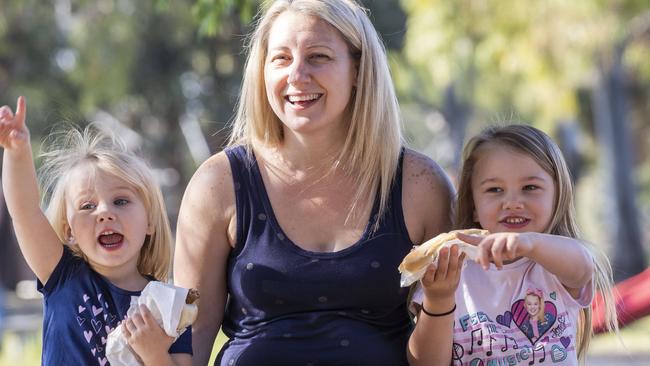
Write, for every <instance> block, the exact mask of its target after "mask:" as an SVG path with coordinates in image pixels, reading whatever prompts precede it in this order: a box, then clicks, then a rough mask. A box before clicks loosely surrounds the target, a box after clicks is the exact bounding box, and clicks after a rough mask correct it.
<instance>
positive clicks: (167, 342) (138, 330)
mask: <svg viewBox="0 0 650 366" xmlns="http://www.w3.org/2000/svg"><path fill="white" fill-rule="evenodd" d="M122 329H123V330H122V331H123V332H124V337H125V338H126V340H127V342H128V343H129V345H130V346H131V348H133V351H135V353H136V354H137V355H138V356H139V357H140V358H141V359H142V361H143V362H144V364H145V365H159V364H162V363H163V362H161V359H162V358H167V357H169V353H168V351H169V347H171V345H172V343H174V338H173V337H170V336H168V335H167V333H165V330H164V329H163V328H162V327H161V326H160V325H158V323H157V322H156V319H154V317H153V315H151V312H150V311H149V309H148V308H147V307H146V306H145V305H140V308H139V310H138V311H137V312H135V313H134V314H133V315H132V316H131V317H129V318H127V319H126V320H125V321H124V327H123V328H122Z"/></svg>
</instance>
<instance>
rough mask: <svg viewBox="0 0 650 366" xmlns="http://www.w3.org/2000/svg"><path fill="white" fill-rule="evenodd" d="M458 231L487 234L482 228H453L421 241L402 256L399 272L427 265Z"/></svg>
mask: <svg viewBox="0 0 650 366" xmlns="http://www.w3.org/2000/svg"><path fill="white" fill-rule="evenodd" d="M458 233H463V234H466V235H487V234H489V232H488V231H487V230H482V229H463V230H454V231H450V232H448V233H442V234H439V235H438V236H436V237H434V238H433V239H430V240H427V241H426V242H424V243H422V244H421V245H420V246H418V247H416V248H415V249H413V250H412V251H411V252H410V253H409V254H407V255H406V257H404V260H402V263H401V264H400V265H399V271H400V272H401V273H404V272H411V273H415V272H417V271H420V270H422V269H423V268H424V267H426V266H427V265H429V263H431V261H432V259H435V258H436V257H437V256H438V251H439V250H440V249H441V248H442V246H443V245H444V244H445V243H446V242H448V241H451V240H454V239H457V238H458Z"/></svg>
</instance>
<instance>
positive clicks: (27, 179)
mask: <svg viewBox="0 0 650 366" xmlns="http://www.w3.org/2000/svg"><path fill="white" fill-rule="evenodd" d="M26 113H27V112H26V106H25V99H24V98H23V97H20V98H18V106H17V108H16V115H15V116H14V115H13V113H12V111H11V108H9V107H7V106H3V107H2V108H0V146H2V147H3V148H4V149H5V152H4V154H3V155H4V156H3V159H2V187H3V191H4V195H5V201H6V203H7V209H8V210H9V214H10V215H11V218H12V220H13V226H14V230H15V232H16V238H17V239H18V245H19V246H20V250H21V251H22V253H23V256H24V257H25V260H26V261H27V264H28V265H29V267H30V268H31V269H32V271H34V273H35V274H36V277H38V279H39V280H40V281H41V282H42V283H45V282H47V280H48V279H49V278H50V275H51V274H52V271H53V270H54V267H55V266H56V264H57V263H58V262H59V259H60V258H61V253H62V252H63V244H62V243H61V241H60V240H59V238H58V237H57V235H56V233H55V232H54V229H52V226H51V225H50V223H49V221H48V220H47V218H46V217H45V215H44V214H43V211H41V208H40V205H39V188H38V182H37V179H36V169H35V168H34V159H33V157H32V147H31V144H30V141H29V130H28V129H27V126H26V125H25V117H26Z"/></svg>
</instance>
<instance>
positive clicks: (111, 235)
mask: <svg viewBox="0 0 650 366" xmlns="http://www.w3.org/2000/svg"><path fill="white" fill-rule="evenodd" d="M97 241H98V242H99V244H101V246H102V247H104V248H105V249H109V250H111V249H117V248H118V247H119V246H120V245H122V243H123V242H124V235H122V234H119V233H115V232H112V231H107V232H105V233H102V234H100V235H99V237H98V238H97Z"/></svg>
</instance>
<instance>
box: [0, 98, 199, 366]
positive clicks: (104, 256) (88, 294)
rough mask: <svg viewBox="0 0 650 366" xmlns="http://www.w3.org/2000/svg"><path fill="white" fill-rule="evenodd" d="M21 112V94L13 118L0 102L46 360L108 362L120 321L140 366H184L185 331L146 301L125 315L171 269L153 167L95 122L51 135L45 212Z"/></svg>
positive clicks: (187, 359) (9, 186) (13, 200)
mask: <svg viewBox="0 0 650 366" xmlns="http://www.w3.org/2000/svg"><path fill="white" fill-rule="evenodd" d="M25 116H26V107H25V100H24V98H22V97H20V98H19V99H18V107H17V109H16V114H15V115H14V114H13V112H12V111H11V109H10V108H9V107H7V106H3V107H2V108H0V146H2V147H3V148H4V149H5V151H4V159H3V167H2V183H3V188H4V193H5V197H6V202H7V207H8V209H9V212H10V214H11V217H12V219H13V225H14V228H15V232H16V236H17V238H18V243H19V245H20V249H21V251H22V253H23V255H24V257H25V259H26V260H27V263H28V265H29V266H30V268H31V269H32V271H34V273H35V274H36V277H37V278H38V290H39V291H40V292H42V293H43V295H44V297H45V299H44V301H45V306H44V321H43V356H42V363H43V365H81V364H83V365H102V366H103V365H106V364H107V362H108V361H107V359H106V355H105V349H106V342H107V335H108V333H109V332H110V331H111V330H113V329H114V328H116V327H117V325H118V323H119V322H120V321H124V322H125V327H124V329H125V330H124V335H125V337H126V339H127V341H128V343H129V345H130V346H131V348H132V349H133V350H134V351H135V353H136V354H137V355H138V356H139V357H140V358H141V360H142V361H143V362H144V364H145V365H172V364H176V365H189V364H190V363H191V353H192V349H191V332H185V333H183V334H182V335H181V336H180V337H179V338H178V340H176V341H174V338H172V337H169V336H167V334H166V333H165V332H164V330H163V329H162V328H161V327H160V326H159V325H158V324H157V323H156V321H155V319H154V318H153V316H152V315H151V313H150V312H149V311H148V309H147V308H146V307H141V308H140V309H139V311H137V312H136V313H135V314H133V315H132V316H131V317H129V318H128V319H126V320H125V316H126V313H127V309H128V308H129V306H130V303H131V297H132V296H139V295H140V291H141V290H142V289H143V288H144V287H145V285H146V284H147V283H148V282H149V281H151V280H159V281H166V280H167V279H168V275H169V266H170V261H171V243H172V242H171V232H170V228H169V223H168V220H167V216H166V211H165V206H164V203H163V199H162V194H161V192H160V189H159V188H158V186H157V185H156V183H155V181H154V179H153V176H152V174H151V171H150V169H149V168H148V166H147V165H146V163H144V161H142V160H141V159H139V158H137V157H136V156H134V155H132V154H131V153H129V152H128V151H127V150H126V148H125V146H124V145H123V144H121V143H120V141H119V140H117V139H116V138H112V137H110V136H107V135H104V134H102V133H99V132H98V131H96V130H95V129H93V128H92V127H88V128H86V129H85V130H83V131H79V130H77V129H71V130H69V131H67V132H65V133H63V134H61V135H57V136H58V137H59V139H57V140H55V141H54V143H53V148H51V149H50V150H49V151H48V152H46V153H45V154H44V155H43V156H44V159H45V160H44V163H43V178H44V185H43V187H44V189H43V190H44V193H45V195H46V196H49V197H50V198H49V200H48V201H47V209H46V213H47V217H46V215H45V214H44V213H43V212H42V211H41V209H40V207H39V188H38V183H37V179H36V171H35V169H34V161H33V158H32V149H31V145H30V138H29V137H30V136H29V130H28V129H27V126H26V125H25ZM48 219H49V221H48Z"/></svg>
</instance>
